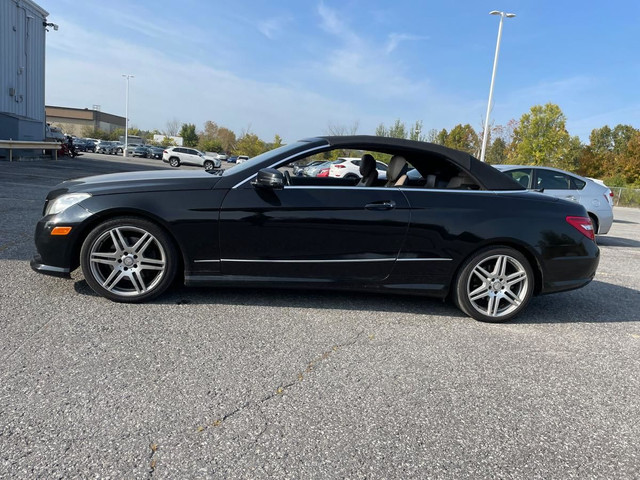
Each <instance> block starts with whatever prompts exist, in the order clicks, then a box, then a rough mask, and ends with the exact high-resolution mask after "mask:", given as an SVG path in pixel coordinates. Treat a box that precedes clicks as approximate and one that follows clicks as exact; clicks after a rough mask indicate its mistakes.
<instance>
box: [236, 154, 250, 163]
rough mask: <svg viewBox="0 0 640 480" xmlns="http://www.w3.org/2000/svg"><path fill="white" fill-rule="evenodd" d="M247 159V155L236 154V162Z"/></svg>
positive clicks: (242, 161)
mask: <svg viewBox="0 0 640 480" xmlns="http://www.w3.org/2000/svg"><path fill="white" fill-rule="evenodd" d="M247 160H249V157H248V156H246V155H238V158H237V159H236V163H244V162H246V161H247Z"/></svg>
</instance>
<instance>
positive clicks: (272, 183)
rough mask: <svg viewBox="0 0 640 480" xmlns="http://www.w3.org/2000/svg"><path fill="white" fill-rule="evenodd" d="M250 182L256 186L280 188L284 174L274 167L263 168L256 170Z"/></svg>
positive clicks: (272, 188) (282, 185)
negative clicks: (256, 174) (256, 172)
mask: <svg viewBox="0 0 640 480" xmlns="http://www.w3.org/2000/svg"><path fill="white" fill-rule="evenodd" d="M251 183H252V185H253V186H254V187H257V188H269V189H271V190H282V188H283V187H284V174H283V173H282V172H281V171H280V170H276V169H275V168H263V169H262V170H260V171H259V172H258V176H257V177H256V179H255V180H254V181H253V182H251Z"/></svg>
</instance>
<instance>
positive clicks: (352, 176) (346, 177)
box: [344, 173, 360, 180]
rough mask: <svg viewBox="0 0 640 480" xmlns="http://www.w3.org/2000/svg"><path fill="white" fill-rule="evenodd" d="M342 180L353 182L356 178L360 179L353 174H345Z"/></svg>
mask: <svg viewBox="0 0 640 480" xmlns="http://www.w3.org/2000/svg"><path fill="white" fill-rule="evenodd" d="M344 178H345V179H347V180H355V179H356V178H360V177H358V175H355V174H353V173H347V174H346V175H345V176H344Z"/></svg>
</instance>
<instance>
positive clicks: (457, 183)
mask: <svg viewBox="0 0 640 480" xmlns="http://www.w3.org/2000/svg"><path fill="white" fill-rule="evenodd" d="M474 186H477V185H476V182H475V181H474V180H473V179H472V178H471V177H470V176H469V175H467V174H466V173H463V172H460V173H459V174H458V175H456V176H455V177H452V178H451V180H449V183H447V188H468V187H474Z"/></svg>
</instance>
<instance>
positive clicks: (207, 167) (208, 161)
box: [204, 160, 214, 172]
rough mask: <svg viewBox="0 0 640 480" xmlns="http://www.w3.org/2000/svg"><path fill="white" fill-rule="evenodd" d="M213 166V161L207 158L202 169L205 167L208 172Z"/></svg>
mask: <svg viewBox="0 0 640 480" xmlns="http://www.w3.org/2000/svg"><path fill="white" fill-rule="evenodd" d="M213 168H214V165H213V162H212V161H210V160H207V161H206V162H204V169H205V170H206V171H207V172H210V171H211V170H213Z"/></svg>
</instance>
